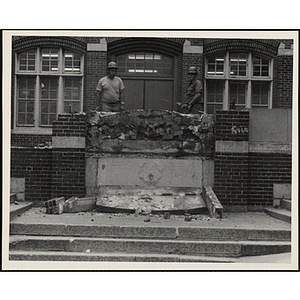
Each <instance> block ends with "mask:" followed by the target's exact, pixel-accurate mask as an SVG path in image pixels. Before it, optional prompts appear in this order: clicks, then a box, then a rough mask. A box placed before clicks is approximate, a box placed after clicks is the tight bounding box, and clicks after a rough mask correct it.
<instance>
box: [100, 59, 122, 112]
mask: <svg viewBox="0 0 300 300" xmlns="http://www.w3.org/2000/svg"><path fill="white" fill-rule="evenodd" d="M117 69H118V67H117V64H116V63H115V62H113V61H112V62H110V63H109V64H108V66H107V71H108V74H107V76H105V77H103V78H101V79H100V80H99V82H98V84H97V87H96V90H97V101H98V107H99V109H100V110H101V111H105V112H120V111H123V110H124V102H123V90H124V89H125V87H124V84H123V81H122V79H121V78H120V77H117V76H116V74H117Z"/></svg>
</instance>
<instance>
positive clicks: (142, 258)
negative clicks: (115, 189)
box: [9, 250, 237, 263]
mask: <svg viewBox="0 0 300 300" xmlns="http://www.w3.org/2000/svg"><path fill="white" fill-rule="evenodd" d="M9 260H22V261H99V262H198V263H201V262H204V263H235V262H237V259H236V258H231V257H210V256H193V255H190V256H189V255H176V254H167V255H166V254H127V253H82V252H72V253H71V252H57V251H40V252H39V251H20V250H16V251H10V252H9Z"/></svg>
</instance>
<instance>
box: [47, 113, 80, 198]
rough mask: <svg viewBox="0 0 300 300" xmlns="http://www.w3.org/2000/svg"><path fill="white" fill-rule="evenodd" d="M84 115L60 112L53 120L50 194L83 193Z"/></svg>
mask: <svg viewBox="0 0 300 300" xmlns="http://www.w3.org/2000/svg"><path fill="white" fill-rule="evenodd" d="M84 118H85V117H84V116H81V115H78V116H73V115H59V116H58V120H57V121H54V122H53V133H52V181H51V197H52V198H53V197H62V196H64V197H65V198H66V199H67V198H69V197H72V196H77V197H84V196H85V146H84V145H82V141H85V127H86V126H85V121H84ZM74 141H75V142H74Z"/></svg>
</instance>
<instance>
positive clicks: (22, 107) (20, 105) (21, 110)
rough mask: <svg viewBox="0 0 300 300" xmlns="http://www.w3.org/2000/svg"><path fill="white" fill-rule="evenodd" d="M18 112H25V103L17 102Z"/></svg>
mask: <svg viewBox="0 0 300 300" xmlns="http://www.w3.org/2000/svg"><path fill="white" fill-rule="evenodd" d="M18 111H19V112H25V111H26V102H23V101H19V107H18Z"/></svg>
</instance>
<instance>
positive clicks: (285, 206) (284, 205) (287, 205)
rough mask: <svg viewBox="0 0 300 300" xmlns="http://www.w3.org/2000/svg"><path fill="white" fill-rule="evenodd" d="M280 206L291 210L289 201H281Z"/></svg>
mask: <svg viewBox="0 0 300 300" xmlns="http://www.w3.org/2000/svg"><path fill="white" fill-rule="evenodd" d="M280 206H281V207H282V208H285V209H287V210H290V211H291V210H292V201H291V200H288V199H283V200H281V202H280Z"/></svg>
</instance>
